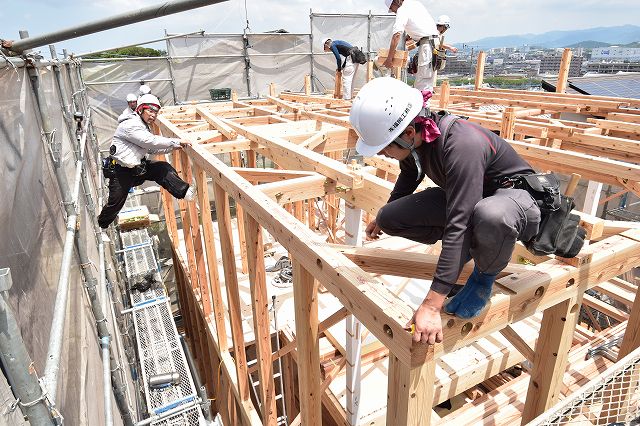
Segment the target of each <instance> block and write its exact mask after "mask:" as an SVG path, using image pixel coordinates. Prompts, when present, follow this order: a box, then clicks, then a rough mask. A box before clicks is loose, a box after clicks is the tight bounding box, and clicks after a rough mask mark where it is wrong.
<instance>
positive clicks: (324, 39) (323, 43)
mask: <svg viewBox="0 0 640 426" xmlns="http://www.w3.org/2000/svg"><path fill="white" fill-rule="evenodd" d="M329 40H331V39H330V38H328V37H327V38H323V39H322V45H323V46H324V45H325V44H327V42H328V41H329Z"/></svg>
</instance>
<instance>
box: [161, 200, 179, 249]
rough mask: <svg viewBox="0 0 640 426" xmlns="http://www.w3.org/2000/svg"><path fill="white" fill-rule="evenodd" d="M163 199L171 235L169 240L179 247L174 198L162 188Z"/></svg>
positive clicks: (165, 217) (166, 221) (168, 229)
mask: <svg viewBox="0 0 640 426" xmlns="http://www.w3.org/2000/svg"><path fill="white" fill-rule="evenodd" d="M160 194H161V197H162V205H163V207H164V220H165V223H166V224H167V232H168V233H169V239H170V240H171V243H172V244H173V245H174V246H176V247H177V246H178V239H177V238H178V224H177V223H176V212H175V210H174V208H173V196H172V195H171V194H169V192H168V191H167V190H166V189H164V188H162V189H161V190H160Z"/></svg>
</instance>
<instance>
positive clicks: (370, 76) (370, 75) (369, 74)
mask: <svg viewBox="0 0 640 426" xmlns="http://www.w3.org/2000/svg"><path fill="white" fill-rule="evenodd" d="M371 80H373V61H372V60H371V59H370V60H369V62H367V81H371Z"/></svg>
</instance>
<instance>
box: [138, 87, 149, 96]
mask: <svg viewBox="0 0 640 426" xmlns="http://www.w3.org/2000/svg"><path fill="white" fill-rule="evenodd" d="M138 92H140V96H142V95H150V94H151V87H149V86H147V85H146V84H141V85H140V87H139V88H138Z"/></svg>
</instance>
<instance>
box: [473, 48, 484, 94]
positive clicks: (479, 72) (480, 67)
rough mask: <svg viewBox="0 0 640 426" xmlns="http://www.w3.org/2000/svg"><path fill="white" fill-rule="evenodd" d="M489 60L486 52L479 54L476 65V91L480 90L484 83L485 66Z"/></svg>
mask: <svg viewBox="0 0 640 426" xmlns="http://www.w3.org/2000/svg"><path fill="white" fill-rule="evenodd" d="M486 60H487V52H485V51H484V50H483V51H481V52H480V53H479V54H478V63H477V64H476V84H475V88H474V90H478V89H480V87H482V83H483V82H484V64H485V62H486Z"/></svg>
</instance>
